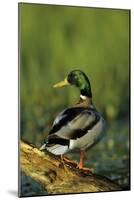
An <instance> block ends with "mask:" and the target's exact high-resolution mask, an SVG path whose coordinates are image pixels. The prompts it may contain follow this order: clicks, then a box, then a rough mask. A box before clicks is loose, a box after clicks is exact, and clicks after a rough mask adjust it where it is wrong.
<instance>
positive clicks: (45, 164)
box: [20, 142, 122, 194]
mask: <svg viewBox="0 0 134 200" xmlns="http://www.w3.org/2000/svg"><path fill="white" fill-rule="evenodd" d="M20 167H21V170H22V172H24V173H25V174H26V175H27V176H30V177H31V178H33V179H34V180H35V181H37V182H38V183H40V184H41V185H42V186H43V188H44V190H45V191H46V190H47V192H48V194H65V193H82V192H99V191H115V190H122V189H121V187H120V186H119V185H117V184H116V183H114V182H112V181H111V180H109V179H108V178H106V177H103V176H100V175H96V174H93V173H87V174H85V173H84V172H83V171H82V170H79V169H76V168H75V167H73V166H69V165H67V164H66V163H64V162H63V161H62V160H61V159H60V158H59V157H57V156H54V155H53V154H50V153H49V152H47V151H45V152H41V151H40V150H39V149H37V148H35V147H33V146H32V145H29V144H27V143H24V142H20Z"/></svg>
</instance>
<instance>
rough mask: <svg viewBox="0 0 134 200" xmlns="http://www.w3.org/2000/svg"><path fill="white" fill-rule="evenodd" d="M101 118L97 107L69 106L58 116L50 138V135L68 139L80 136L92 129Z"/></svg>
mask: <svg viewBox="0 0 134 200" xmlns="http://www.w3.org/2000/svg"><path fill="white" fill-rule="evenodd" d="M99 120H100V116H99V115H98V113H97V112H96V110H95V109H84V108H81V107H80V108H79V107H76V108H69V109H67V110H65V111H63V112H62V113H61V114H60V115H59V116H58V117H57V118H56V120H55V122H54V125H53V127H52V129H51V131H50V133H49V136H48V140H49V137H50V138H51V139H52V137H53V136H54V137H55V135H56V136H57V137H58V138H61V139H62V138H63V139H67V140H68V139H77V138H80V137H81V136H83V135H84V134H86V133H87V131H88V130H90V129H92V128H93V126H95V124H96V123H97V122H98V121H99ZM55 139H56V138H55Z"/></svg>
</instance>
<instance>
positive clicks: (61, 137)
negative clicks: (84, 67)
mask: <svg viewBox="0 0 134 200" xmlns="http://www.w3.org/2000/svg"><path fill="white" fill-rule="evenodd" d="M65 85H72V86H76V87H77V88H78V89H79V90H80V99H79V101H78V103H76V104H75V105H74V106H72V107H69V108H67V109H65V110H63V111H62V112H60V113H59V114H58V115H57V117H56V118H55V120H54V123H53V126H52V129H51V130H50V132H49V135H48V137H47V138H46V140H45V143H44V144H43V145H42V146H41V148H40V150H44V149H46V150H48V151H49V152H51V153H53V154H55V155H61V156H62V155H64V154H66V153H68V152H70V151H72V150H74V149H78V150H80V162H79V164H78V167H79V168H80V169H82V168H84V166H83V165H84V151H85V150H87V149H89V148H91V147H92V146H94V145H95V144H96V143H97V142H98V141H99V140H100V139H101V138H102V136H103V133H104V124H105V123H104V119H103V117H102V116H101V114H100V113H99V112H98V111H97V110H96V108H95V106H94V105H93V102H92V91H91V84H90V81H89V79H88V77H87V76H86V74H85V73H84V72H83V71H81V70H73V71H71V72H70V73H69V74H68V76H67V77H66V78H65V79H64V81H61V82H60V83H57V84H55V85H54V88H58V87H63V86H65Z"/></svg>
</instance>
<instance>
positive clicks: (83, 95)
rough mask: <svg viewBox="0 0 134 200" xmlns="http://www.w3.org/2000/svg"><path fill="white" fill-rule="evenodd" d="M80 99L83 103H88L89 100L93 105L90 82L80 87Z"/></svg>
mask: <svg viewBox="0 0 134 200" xmlns="http://www.w3.org/2000/svg"><path fill="white" fill-rule="evenodd" d="M80 99H81V100H82V101H86V100H87V99H88V100H90V102H91V104H92V91H91V85H90V82H86V83H85V84H84V85H82V86H81V87H80Z"/></svg>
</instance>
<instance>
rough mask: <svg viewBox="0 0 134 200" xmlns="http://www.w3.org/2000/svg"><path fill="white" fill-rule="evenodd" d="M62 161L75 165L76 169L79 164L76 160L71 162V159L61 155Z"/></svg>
mask: <svg viewBox="0 0 134 200" xmlns="http://www.w3.org/2000/svg"><path fill="white" fill-rule="evenodd" d="M61 160H62V161H63V162H65V163H66V164H68V165H73V166H74V167H77V165H78V163H77V162H76V161H74V160H71V159H70V158H68V157H67V156H63V155H61Z"/></svg>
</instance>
